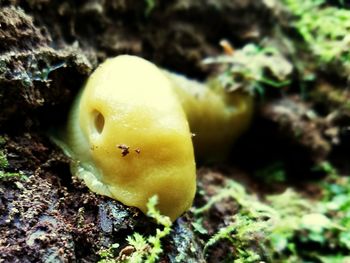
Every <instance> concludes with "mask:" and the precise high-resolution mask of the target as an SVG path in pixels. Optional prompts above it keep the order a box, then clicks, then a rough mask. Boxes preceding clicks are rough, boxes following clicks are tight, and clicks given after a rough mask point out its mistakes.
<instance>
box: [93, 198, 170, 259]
mask: <svg viewBox="0 0 350 263" xmlns="http://www.w3.org/2000/svg"><path fill="white" fill-rule="evenodd" d="M157 203H158V198H157V196H153V197H151V198H150V199H149V201H148V203H147V208H148V212H147V215H148V216H149V217H151V218H153V219H154V220H155V221H156V222H157V224H159V225H161V226H162V229H160V228H158V229H156V234H155V235H154V236H148V237H144V236H142V235H141V234H139V233H137V232H135V233H133V234H132V235H131V236H128V237H127V238H126V240H127V241H128V243H129V245H130V246H132V247H133V248H134V251H133V253H132V254H131V255H128V256H126V257H125V258H117V259H115V257H114V253H113V250H114V249H115V248H117V247H119V244H113V245H112V247H111V248H108V249H105V250H101V251H100V252H99V255H100V257H101V260H100V261H99V263H114V262H115V263H116V262H131V263H144V262H145V263H154V262H156V261H157V260H158V259H159V256H160V255H161V254H162V252H163V249H162V244H161V239H162V238H164V237H165V236H167V235H168V234H169V233H170V230H171V225H172V223H171V220H170V218H169V217H167V216H163V215H161V214H160V212H159V211H158V210H157V209H156V206H157Z"/></svg>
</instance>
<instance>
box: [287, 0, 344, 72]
mask: <svg viewBox="0 0 350 263" xmlns="http://www.w3.org/2000/svg"><path fill="white" fill-rule="evenodd" d="M283 3H284V4H285V6H286V7H287V9H288V10H289V11H290V12H291V13H292V14H293V15H294V20H293V24H292V25H293V27H294V28H295V29H296V30H297V31H298V32H299V34H300V36H301V37H302V39H303V41H305V43H306V44H307V49H308V50H309V51H311V53H312V55H313V56H314V57H315V58H316V62H317V66H318V67H320V68H324V67H325V66H326V68H327V65H329V64H330V65H334V64H336V65H338V66H340V67H341V68H342V70H343V71H344V72H343V74H344V75H348V74H349V73H350V51H349V43H350V37H349V36H350V10H347V9H343V8H338V7H334V6H328V5H326V3H327V2H326V1H325V0H283Z"/></svg>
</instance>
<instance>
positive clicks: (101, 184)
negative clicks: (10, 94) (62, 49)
mask: <svg viewBox="0 0 350 263" xmlns="http://www.w3.org/2000/svg"><path fill="white" fill-rule="evenodd" d="M69 130H70V131H69V134H70V135H69V138H68V142H67V143H68V146H69V147H70V148H71V151H72V155H73V158H75V159H78V160H79V165H78V167H77V168H76V173H77V174H78V176H79V177H81V178H82V179H83V180H84V181H85V183H86V184H87V186H88V187H89V188H90V189H91V190H92V191H95V192H97V193H99V194H102V195H106V196H109V197H112V198H114V199H116V200H119V201H120V202H122V203H124V204H126V205H128V206H135V207H138V208H139V209H141V210H142V211H143V212H144V213H146V212H147V207H146V204H147V201H148V199H149V198H150V197H151V196H153V195H158V200H159V202H158V209H159V210H160V212H161V213H162V214H164V215H167V216H169V217H170V218H171V219H172V220H175V219H176V218H177V217H179V216H180V215H181V214H182V213H183V212H184V211H186V210H187V209H188V208H189V207H190V206H191V204H192V201H193V198H194V194H195V188H196V183H195V181H196V177H195V161H194V153H193V146H192V141H191V133H190V130H189V125H188V122H187V120H186V116H185V114H184V112H183V109H182V107H181V105H180V102H179V101H178V100H177V97H176V95H175V94H174V93H173V90H172V86H171V83H170V81H169V80H168V78H167V77H165V76H164V74H163V73H162V72H161V71H160V70H159V69H158V68H157V67H156V66H155V65H153V64H152V63H150V62H148V61H146V60H144V59H142V58H139V57H135V56H128V55H122V56H118V57H116V58H113V59H109V60H107V61H106V62H104V63H103V64H102V65H100V66H99V67H98V68H97V69H96V71H95V72H94V73H93V74H92V75H91V77H90V78H89V79H88V81H87V83H86V86H85V88H84V90H83V91H82V94H81V95H80V97H79V98H78V99H77V101H76V104H75V105H74V107H73V110H72V112H71V116H70V122H69Z"/></svg>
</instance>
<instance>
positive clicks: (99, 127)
mask: <svg viewBox="0 0 350 263" xmlns="http://www.w3.org/2000/svg"><path fill="white" fill-rule="evenodd" d="M93 116H94V125H95V130H96V131H97V132H98V133H99V134H101V133H102V131H103V128H104V126H105V117H103V115H102V113H101V112H99V111H97V110H95V111H94V113H93Z"/></svg>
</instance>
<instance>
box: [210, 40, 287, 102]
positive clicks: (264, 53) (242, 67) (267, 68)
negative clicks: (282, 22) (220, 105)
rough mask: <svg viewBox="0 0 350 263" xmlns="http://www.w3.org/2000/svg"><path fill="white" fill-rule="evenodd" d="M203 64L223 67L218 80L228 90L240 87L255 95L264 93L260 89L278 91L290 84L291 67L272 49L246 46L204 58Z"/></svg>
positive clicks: (253, 45) (251, 45) (252, 45)
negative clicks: (265, 88) (276, 89)
mask: <svg viewBox="0 0 350 263" xmlns="http://www.w3.org/2000/svg"><path fill="white" fill-rule="evenodd" d="M204 63H207V64H212V63H215V64H223V65H226V70H225V71H224V72H223V73H222V74H221V75H220V76H219V77H218V78H219V81H220V82H221V84H222V86H223V87H225V88H226V89H227V90H228V91H234V90H237V89H240V88H244V90H245V91H247V92H249V93H251V94H255V93H256V92H257V93H259V94H261V95H262V94H263V93H264V86H269V87H275V88H281V87H285V86H287V85H288V84H289V83H290V75H291V73H292V71H293V66H292V65H291V64H290V62H289V61H288V60H286V59H285V58H284V57H283V55H282V54H281V53H280V52H279V51H278V50H277V49H275V48H271V47H260V46H258V45H255V44H248V45H246V46H245V47H243V48H242V49H240V50H236V51H233V52H232V53H231V54H227V55H224V56H219V57H215V58H208V59H206V60H205V61H204Z"/></svg>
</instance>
